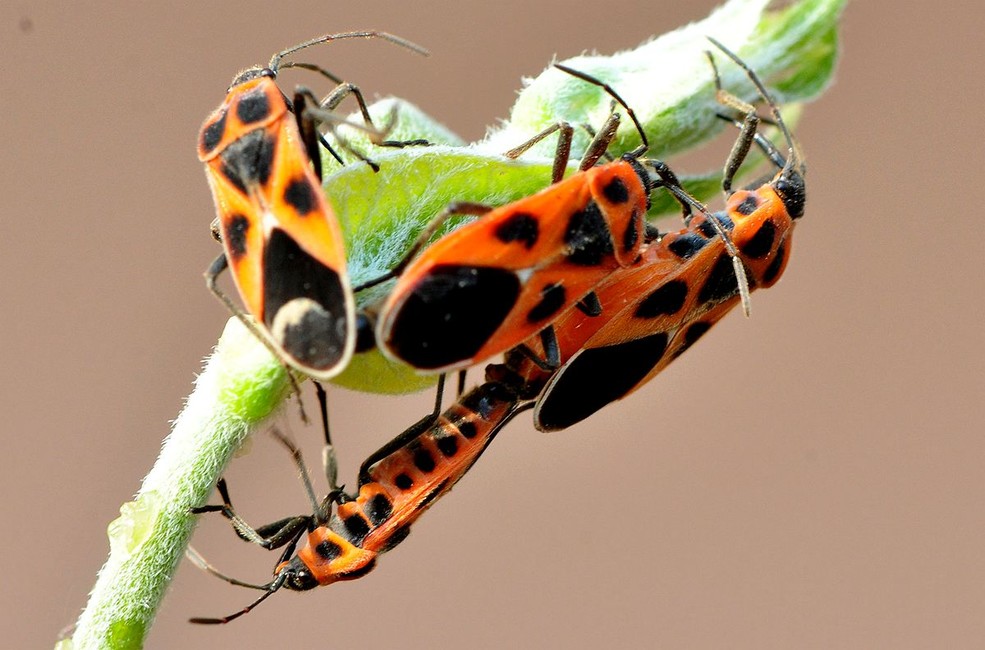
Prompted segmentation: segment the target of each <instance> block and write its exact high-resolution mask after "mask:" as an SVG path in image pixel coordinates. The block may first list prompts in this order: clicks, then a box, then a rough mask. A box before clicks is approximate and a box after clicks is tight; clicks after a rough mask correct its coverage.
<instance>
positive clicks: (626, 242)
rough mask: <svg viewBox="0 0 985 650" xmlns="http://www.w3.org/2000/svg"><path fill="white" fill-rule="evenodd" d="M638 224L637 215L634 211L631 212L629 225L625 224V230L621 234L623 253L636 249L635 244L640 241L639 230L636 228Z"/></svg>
mask: <svg viewBox="0 0 985 650" xmlns="http://www.w3.org/2000/svg"><path fill="white" fill-rule="evenodd" d="M639 223H640V218H639V214H637V212H636V210H633V214H632V216H631V217H630V218H629V223H627V224H626V230H624V231H623V233H622V250H623V252H625V253H628V252H629V251H631V250H633V249H634V248H635V247H636V243H637V242H639V240H640V229H639V228H638V227H637V226H638V225H639Z"/></svg>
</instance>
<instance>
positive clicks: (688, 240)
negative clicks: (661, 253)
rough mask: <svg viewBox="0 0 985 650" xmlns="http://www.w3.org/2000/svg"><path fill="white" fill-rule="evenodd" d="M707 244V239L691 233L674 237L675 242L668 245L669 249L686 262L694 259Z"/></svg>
mask: <svg viewBox="0 0 985 650" xmlns="http://www.w3.org/2000/svg"><path fill="white" fill-rule="evenodd" d="M707 243H708V240H707V239H704V238H703V237H701V236H700V235H696V234H694V233H693V232H689V233H685V234H683V235H678V236H676V237H674V240H673V241H672V242H670V244H668V245H667V249H668V250H669V251H670V252H671V253H673V254H674V255H676V256H677V257H679V258H681V259H682V260H686V259H690V258H692V257H694V255H695V254H697V252H698V251H700V250H701V249H702V248H704V247H705V244H707Z"/></svg>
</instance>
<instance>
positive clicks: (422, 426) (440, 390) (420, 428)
mask: <svg viewBox="0 0 985 650" xmlns="http://www.w3.org/2000/svg"><path fill="white" fill-rule="evenodd" d="M444 392H445V375H444V374H441V375H439V376H438V387H437V393H436V395H435V400H434V410H433V411H432V412H431V413H428V414H427V415H425V416H424V417H423V418H421V419H420V420H418V421H417V422H415V423H414V424H412V425H411V426H410V427H409V428H408V429H407V430H406V431H404V432H403V433H401V434H400V435H398V436H397V437H395V438H394V439H393V440H391V441H390V442H388V443H386V444H385V445H383V446H382V447H380V448H379V449H377V450H376V451H374V452H373V453H372V454H370V455H369V457H368V458H367V459H366V460H364V461H363V463H362V465H360V466H359V486H360V487H362V486H363V485H366V484H367V483H370V482H372V480H373V477H372V476H370V474H369V471H370V470H371V469H372V467H373V465H375V464H376V463H378V462H380V461H381V460H383V459H384V458H386V457H387V456H390V455H391V454H393V452H395V451H397V450H398V449H400V448H401V447H403V446H404V445H406V444H407V443H408V442H410V441H411V440H413V439H414V438H416V437H417V436H419V435H421V433H423V432H424V431H426V430H427V429H428V428H430V427H431V426H433V425H434V423H435V422H437V421H438V416H439V415H440V414H441V401H442V397H443V396H444Z"/></svg>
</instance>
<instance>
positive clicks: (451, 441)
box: [434, 434, 458, 458]
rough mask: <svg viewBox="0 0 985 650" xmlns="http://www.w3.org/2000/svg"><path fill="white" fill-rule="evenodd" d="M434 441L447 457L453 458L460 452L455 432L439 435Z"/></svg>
mask: <svg viewBox="0 0 985 650" xmlns="http://www.w3.org/2000/svg"><path fill="white" fill-rule="evenodd" d="M434 442H435V445H437V447H438V451H440V452H441V455H442V456H444V457H445V458H451V457H452V456H454V455H455V454H457V453H458V438H457V437H456V436H455V435H454V434H451V435H448V434H445V435H441V436H437V437H435V439H434Z"/></svg>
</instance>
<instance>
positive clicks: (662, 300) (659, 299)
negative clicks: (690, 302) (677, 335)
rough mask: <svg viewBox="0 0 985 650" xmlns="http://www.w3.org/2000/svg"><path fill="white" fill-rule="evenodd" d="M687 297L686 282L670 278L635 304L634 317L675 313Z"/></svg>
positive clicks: (653, 316)
mask: <svg viewBox="0 0 985 650" xmlns="http://www.w3.org/2000/svg"><path fill="white" fill-rule="evenodd" d="M686 299H687V282H684V281H683V280H670V281H669V282H666V283H664V284H663V286H660V287H657V288H656V289H654V290H653V291H651V292H650V295H648V296H647V297H646V298H644V299H643V300H642V301H641V302H640V304H639V305H637V306H636V313H635V314H634V316H635V317H636V318H657V317H658V316H670V315H672V314H676V313H677V312H679V311H680V310H681V307H683V306H684V301H685V300H686Z"/></svg>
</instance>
